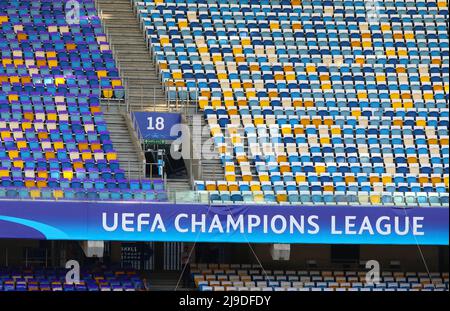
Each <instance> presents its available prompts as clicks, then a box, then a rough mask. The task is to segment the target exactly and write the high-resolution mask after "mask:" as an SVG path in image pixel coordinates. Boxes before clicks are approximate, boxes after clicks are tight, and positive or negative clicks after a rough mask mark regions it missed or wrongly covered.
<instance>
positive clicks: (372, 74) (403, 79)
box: [134, 0, 449, 206]
mask: <svg viewBox="0 0 450 311" xmlns="http://www.w3.org/2000/svg"><path fill="white" fill-rule="evenodd" d="M134 5H135V7H136V10H137V12H138V15H139V17H140V19H141V21H142V24H143V26H144V28H145V31H146V34H147V36H148V40H149V45H150V48H151V50H152V54H153V55H154V58H155V60H156V62H157V65H158V67H159V70H160V73H161V76H162V80H163V83H164V84H165V86H166V88H167V89H168V90H169V95H168V96H169V99H170V98H172V99H174V98H180V99H184V100H185V99H191V100H198V104H199V107H200V108H201V109H203V111H204V116H205V118H206V120H207V123H208V124H209V128H210V131H211V136H212V137H213V139H214V143H215V146H216V149H217V150H218V152H219V154H220V157H221V161H222V166H223V168H224V171H225V180H223V181H208V180H199V181H197V182H196V189H197V190H198V191H201V192H203V191H207V192H209V194H210V196H211V200H212V201H214V202H224V203H233V202H234V203H239V202H246V203H250V202H260V203H267V202H269V203H284V204H289V203H292V204H327V203H331V204H336V203H338V204H373V205H401V206H404V205H414V206H417V205H420V206H440V205H444V206H446V205H448V190H449V167H448V164H449V149H448V148H449V147H448V142H449V139H448V125H449V122H448V119H449V114H448V108H449V106H448V100H449V84H448V78H449V71H448V64H449V57H448V48H449V42H448V33H447V20H448V8H447V3H446V1H425V0H414V1H395V2H392V1H384V0H383V1H378V2H377V7H376V8H375V9H373V10H372V9H370V8H367V4H366V3H365V2H364V1H304V0H302V1H289V0H280V1H251V0H250V1H247V0H239V1H226V0H217V1H189V0H169V1H167V0H161V1H160V0H158V1H137V0H135V1H134ZM371 10H372V11H371ZM374 12H375V13H376V14H374Z"/></svg>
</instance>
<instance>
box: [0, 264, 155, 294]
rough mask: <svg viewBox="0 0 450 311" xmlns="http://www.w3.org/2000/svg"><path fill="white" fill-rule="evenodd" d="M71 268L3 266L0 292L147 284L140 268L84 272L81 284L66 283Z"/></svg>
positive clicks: (142, 286)
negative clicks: (21, 268) (12, 267)
mask: <svg viewBox="0 0 450 311" xmlns="http://www.w3.org/2000/svg"><path fill="white" fill-rule="evenodd" d="M66 273H67V270H61V271H60V270H57V269H54V270H50V269H33V270H32V269H23V270H19V271H17V270H16V271H14V270H12V269H0V291H66V292H68V291H142V290H145V289H146V286H147V284H146V283H145V281H144V280H143V279H142V278H141V277H140V276H139V274H138V273H137V272H136V271H126V270H123V271H102V272H101V273H99V272H96V273H92V272H83V273H82V274H81V276H80V282H79V283H78V284H68V283H66Z"/></svg>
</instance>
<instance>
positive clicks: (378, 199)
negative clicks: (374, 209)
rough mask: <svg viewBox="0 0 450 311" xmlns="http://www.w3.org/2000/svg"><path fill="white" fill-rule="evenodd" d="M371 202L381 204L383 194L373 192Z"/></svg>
mask: <svg viewBox="0 0 450 311" xmlns="http://www.w3.org/2000/svg"><path fill="white" fill-rule="evenodd" d="M370 202H371V203H372V204H380V203H381V196H380V195H379V194H371V195H370Z"/></svg>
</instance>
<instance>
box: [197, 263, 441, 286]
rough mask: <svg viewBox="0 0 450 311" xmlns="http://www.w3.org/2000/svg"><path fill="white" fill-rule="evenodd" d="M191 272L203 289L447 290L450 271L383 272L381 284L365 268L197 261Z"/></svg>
mask: <svg viewBox="0 0 450 311" xmlns="http://www.w3.org/2000/svg"><path fill="white" fill-rule="evenodd" d="M191 271H192V275H193V279H194V282H195V285H196V287H197V288H198V290H200V291H448V288H449V287H448V273H430V274H428V273H426V272H423V273H421V272H419V273H417V272H392V271H384V272H382V273H381V276H380V282H379V283H378V284H370V283H367V282H366V273H367V272H366V271H362V272H357V271H331V270H327V271H325V270H324V271H320V270H311V271H308V270H300V271H295V270H291V271H288V270H262V269H261V267H260V266H259V265H252V264H197V265H193V266H192V270H191Z"/></svg>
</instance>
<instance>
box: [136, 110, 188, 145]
mask: <svg viewBox="0 0 450 311" xmlns="http://www.w3.org/2000/svg"><path fill="white" fill-rule="evenodd" d="M133 114H134V119H135V121H136V124H137V126H138V127H139V130H140V132H141V135H142V138H144V139H154V140H175V139H177V138H178V137H180V133H179V131H178V130H177V128H175V127H174V126H175V125H178V124H180V123H181V114H179V113H165V112H142V111H139V112H133Z"/></svg>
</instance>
